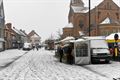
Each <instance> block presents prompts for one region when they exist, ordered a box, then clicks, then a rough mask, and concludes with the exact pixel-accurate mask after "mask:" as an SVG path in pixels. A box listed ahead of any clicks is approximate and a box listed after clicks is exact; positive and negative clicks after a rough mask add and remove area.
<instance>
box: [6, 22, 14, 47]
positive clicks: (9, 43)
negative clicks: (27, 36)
mask: <svg viewBox="0 0 120 80" xmlns="http://www.w3.org/2000/svg"><path fill="white" fill-rule="evenodd" d="M4 32H5V35H4V39H5V49H11V48H13V47H14V45H13V43H14V41H13V40H14V38H15V34H16V33H15V32H14V30H13V29H12V24H11V23H7V24H6V25H5V29H4Z"/></svg>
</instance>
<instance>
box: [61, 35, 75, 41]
mask: <svg viewBox="0 0 120 80" xmlns="http://www.w3.org/2000/svg"><path fill="white" fill-rule="evenodd" d="M69 40H75V38H74V37H72V36H68V37H66V38H64V39H63V40H61V42H64V41H69Z"/></svg>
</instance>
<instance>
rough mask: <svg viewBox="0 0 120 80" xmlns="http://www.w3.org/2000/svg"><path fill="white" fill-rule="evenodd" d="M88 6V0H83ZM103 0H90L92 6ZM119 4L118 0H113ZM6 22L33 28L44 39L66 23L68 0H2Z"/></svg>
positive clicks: (25, 28) (28, 29)
mask: <svg viewBox="0 0 120 80" xmlns="http://www.w3.org/2000/svg"><path fill="white" fill-rule="evenodd" d="M83 1H84V2H85V6H88V0H83ZM101 1H103V0H91V4H92V7H94V6H96V5H98V4H99V3H100V2H101ZM113 1H114V2H116V3H117V4H119V5H120V0H113ZM3 2H4V10H5V20H6V23H8V22H10V23H12V24H13V26H14V27H16V28H17V29H23V30H25V31H26V32H27V33H29V32H30V31H31V30H35V31H36V32H37V33H38V34H39V35H40V36H41V38H42V40H45V39H47V38H49V37H50V36H51V35H52V36H53V37H54V38H55V37H56V36H57V35H56V34H57V31H59V29H60V30H62V28H63V27H65V26H66V25H67V24H68V12H69V3H70V0H3Z"/></svg>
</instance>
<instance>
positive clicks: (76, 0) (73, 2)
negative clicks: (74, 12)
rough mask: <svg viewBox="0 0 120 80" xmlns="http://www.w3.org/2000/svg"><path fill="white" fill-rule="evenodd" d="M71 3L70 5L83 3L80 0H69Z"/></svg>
mask: <svg viewBox="0 0 120 80" xmlns="http://www.w3.org/2000/svg"><path fill="white" fill-rule="evenodd" d="M71 5H72V6H80V7H84V3H83V1H82V0H71Z"/></svg>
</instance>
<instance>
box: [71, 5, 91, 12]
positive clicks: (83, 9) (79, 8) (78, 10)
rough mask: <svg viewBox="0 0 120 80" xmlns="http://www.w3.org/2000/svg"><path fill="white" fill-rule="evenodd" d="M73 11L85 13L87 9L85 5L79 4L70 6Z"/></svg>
mask: <svg viewBox="0 0 120 80" xmlns="http://www.w3.org/2000/svg"><path fill="white" fill-rule="evenodd" d="M71 8H72V9H73V11H74V12H75V13H87V12H88V11H89V10H88V8H87V7H80V6H71Z"/></svg>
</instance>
